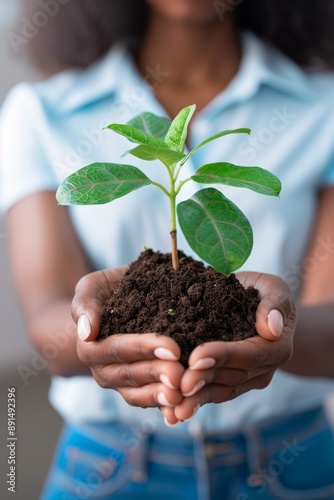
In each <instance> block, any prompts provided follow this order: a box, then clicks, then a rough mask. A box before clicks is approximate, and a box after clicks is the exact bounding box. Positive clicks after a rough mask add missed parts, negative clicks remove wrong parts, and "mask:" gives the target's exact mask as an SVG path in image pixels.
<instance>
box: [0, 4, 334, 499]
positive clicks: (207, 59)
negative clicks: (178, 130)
mask: <svg viewBox="0 0 334 500" xmlns="http://www.w3.org/2000/svg"><path fill="white" fill-rule="evenodd" d="M234 3H237V2H234ZM309 3H310V5H309V9H306V8H305V2H303V4H301V2H300V3H299V2H294V5H293V6H291V5H289V6H287V3H285V2H282V1H280V2H276V1H275V2H274V1H272V2H268V1H267V2H262V1H261V2H260V1H258V2H255V1H254V0H253V1H252V2H249V1H248V2H247V1H244V2H243V3H242V4H241V5H240V6H239V7H236V6H234V7H235V8H234V7H232V6H231V3H224V2H211V0H210V1H207V0H194V1H192V2H190V1H189V0H173V1H170V2H164V1H163V0H147V1H146V2H139V1H138V0H137V1H134V2H130V1H128V2H125V1H124V0H123V1H122V2H119V3H118V2H107V1H105V2H103V1H102V0H101V1H100V2H94V3H93V2H78V3H77V2H75V1H74V0H72V1H71V2H69V4H68V5H63V6H62V7H61V9H60V10H59V14H58V17H56V16H55V17H54V19H53V23H54V25H53V29H54V31H52V30H51V21H50V27H49V28H48V30H51V31H48V34H49V35H51V34H52V33H53V35H54V39H53V40H54V41H56V43H54V44H53V45H52V43H51V42H50V39H48V40H45V42H44V41H43V43H42V38H41V37H42V36H43V33H42V32H40V33H39V34H38V37H40V38H39V39H38V37H37V36H36V40H35V41H36V42H38V44H39V46H40V49H43V48H44V49H45V47H48V43H49V42H50V43H51V45H50V46H49V47H50V53H51V52H52V51H53V53H54V54H56V53H58V56H59V59H58V62H59V65H63V66H74V65H75V64H74V62H75V60H76V62H77V64H76V65H77V66H86V64H88V63H92V62H93V61H94V60H95V58H96V57H97V56H98V55H101V54H103V53H104V52H105V50H106V49H107V47H108V46H109V45H110V44H111V50H110V51H109V52H108V54H107V55H106V56H105V57H104V58H103V59H101V60H100V61H98V62H97V63H96V64H94V65H92V66H90V67H89V68H87V69H85V70H84V71H78V70H67V71H65V72H63V73H60V74H59V75H57V76H55V77H53V78H52V79H50V80H49V81H48V82H46V83H45V84H38V85H32V86H31V85H26V84H23V85H21V86H19V87H18V88H16V89H14V90H13V92H12V94H11V95H10V96H9V97H8V99H7V103H6V104H5V106H4V109H3V114H2V127H1V135H0V140H1V168H2V185H3V186H4V189H3V192H2V193H1V194H2V202H3V205H4V207H5V208H7V209H8V222H9V228H10V233H11V237H10V239H11V254H12V261H13V270H14V277H15V280H16V284H17V288H18V291H19V294H20V297H21V300H22V304H23V308H24V310H25V312H26V316H27V323H28V327H29V332H30V337H31V340H32V342H33V343H34V345H35V346H36V347H37V348H38V349H39V350H40V352H41V353H42V354H43V355H44V356H45V357H46V356H47V350H46V344H49V343H50V337H49V336H46V335H45V332H50V331H52V333H53V334H54V337H55V339H56V338H57V336H59V335H60V333H59V332H61V333H62V332H64V330H65V332H66V336H65V341H64V342H63V347H62V348H59V349H58V355H57V356H52V359H50V358H51V356H49V357H48V361H49V367H50V370H51V371H52V373H53V374H54V381H53V385H52V388H51V394H50V397H51V401H52V402H53V404H54V406H55V407H56V408H57V409H58V410H59V411H60V413H61V414H62V415H63V416H64V418H65V419H66V421H67V422H68V425H67V426H66V427H65V430H64V433H63V436H62V438H61V440H60V443H59V447H58V451H57V453H56V457H55V462H54V465H53V468H52V470H51V473H50V476H49V479H48V482H47V484H46V487H45V490H44V493H43V495H42V498H43V499H45V500H50V499H70V500H72V499H77V498H120V499H121V498H133V499H137V498H145V499H148V498H162V499H164V498H166V499H167V498H170V496H171V495H173V496H174V497H175V498H189V499H193V498H199V499H201V500H202V499H208V498H210V499H216V498H217V499H221V498H226V499H228V500H230V499H231V500H232V499H236V498H237V499H238V500H248V499H254V498H258V497H259V498H260V499H265V500H267V499H268V500H278V499H280V500H281V499H285V498H286V499H296V498H303V499H312V500H318V499H319V498H328V499H332V498H334V483H333V477H334V444H333V435H332V431H331V430H330V428H329V425H328V422H327V419H326V416H325V414H324V410H323V400H324V398H325V397H326V396H327V395H328V394H329V393H330V392H331V391H333V390H334V384H333V381H332V378H333V377H334V369H333V363H332V352H333V347H334V336H333V332H332V326H331V325H332V323H333V321H332V320H333V307H332V304H333V301H334V288H333V285H332V283H333V278H334V263H333V256H332V254H333V245H332V233H333V228H332V217H331V212H332V209H333V208H334V189H333V187H332V186H333V181H334V165H333V157H334V155H333V153H334V149H333V145H332V144H333V143H332V136H331V131H332V130H333V125H334V120H333V112H332V111H333V109H332V108H333V102H334V99H333V91H332V87H333V78H332V76H322V75H319V76H318V75H312V76H307V75H306V74H305V73H304V72H303V71H302V70H301V69H300V68H299V67H298V66H297V65H296V64H295V63H293V62H292V61H291V60H290V59H289V58H287V57H286V56H283V55H282V54H281V53H279V52H278V51H277V50H275V49H273V48H271V47H270V46H266V45H264V44H263V42H261V41H260V40H259V39H258V38H256V37H255V36H254V35H252V34H250V33H241V31H240V29H239V27H241V26H244V27H248V28H249V29H251V30H252V31H254V32H257V33H258V34H260V35H262V36H264V37H266V38H269V39H270V40H272V41H273V43H275V41H276V40H279V43H277V44H276V45H277V46H280V48H281V49H282V50H283V51H285V52H286V53H287V54H288V55H290V56H291V57H292V58H295V59H296V60H297V61H298V62H299V63H300V64H306V63H309V62H314V61H317V64H319V62H321V64H326V62H327V63H328V62H329V61H332V59H331V58H332V57H333V50H332V46H330V45H329V43H328V40H330V39H329V37H330V36H331V35H330V33H331V31H330V30H329V29H328V31H326V29H325V28H326V26H327V22H328V23H329V24H328V27H329V26H331V24H330V22H329V20H330V14H331V12H332V11H331V9H330V8H329V6H331V7H332V8H333V3H332V2H328V3H327V4H328V12H327V11H326V9H324V7H323V6H321V7H318V6H317V5H315V4H314V2H312V4H311V2H309ZM94 8H96V9H97V10H96V11H95V10H94ZM117 9H118V10H117ZM116 13H118V15H119V17H116ZM85 14H86V16H87V18H86V23H87V26H91V32H92V34H94V37H97V38H96V44H94V43H93V42H92V41H91V44H84V45H83V46H82V47H81V46H80V45H79V47H80V51H78V48H76V49H75V47H76V42H77V40H80V35H82V33H83V32H85V30H83V29H81V30H78V33H76V31H75V26H76V23H77V22H78V21H77V20H78V19H81V20H82V21H83V20H84V19H85ZM78 16H80V17H78ZM125 18H126V20H127V22H126V23H123V22H122V21H123V20H124V19H125ZM275 20H276V21H275ZM107 21H108V22H107ZM317 22H321V23H322V24H321V25H320V28H321V31H322V33H323V39H318V38H317V33H318V32H319V31H320V29H319V26H318V25H317V24H316V23H317ZM58 23H60V24H61V23H64V25H62V26H63V28H64V29H68V27H69V26H71V27H72V36H73V38H72V40H71V43H70V42H68V43H67V44H64V45H63V46H62V44H61V43H60V41H59V35H60V32H59V30H56V27H57V26H59V24H58ZM90 23H91V24H90ZM111 23H113V25H114V26H115V28H116V27H117V28H119V29H120V28H122V29H120V32H119V34H118V33H117V36H114V33H116V31H113V30H112V29H111V27H110V25H111ZM289 24H291V26H290V27H289V26H288V25H289ZM106 26H107V27H108V29H105V27H106ZM283 28H284V29H285V30H286V35H285V38H284V37H282V32H283V31H284V30H283ZM315 28H317V29H315ZM69 32H70V30H69ZM310 33H312V37H310V40H311V41H310V42H309V41H308V40H309V38H308V37H309V34H310ZM46 34H47V31H46V30H45V32H44V35H46ZM130 34H131V37H129V35H130ZM133 35H136V36H135V37H134V36H133ZM77 37H79V38H77ZM115 38H116V39H117V42H118V43H117V44H115V43H114V42H115ZM322 40H323V41H322ZM51 41H52V40H51ZM330 41H331V40H330ZM32 43H33V40H32ZM31 47H32V45H31ZM63 47H66V50H63ZM71 47H72V48H73V51H71ZM86 47H89V48H90V51H86V50H85V49H86ZM78 52H79V53H78ZM40 58H42V55H41V54H40ZM40 60H42V59H40ZM193 102H195V103H196V104H197V115H196V117H195V120H194V121H193V123H192V126H191V134H190V139H189V146H190V147H191V146H192V145H193V144H194V143H198V142H199V141H200V140H201V139H202V138H204V137H206V136H208V135H210V133H214V132H216V131H217V130H221V129H223V128H236V127H240V126H250V128H252V131H253V133H252V136H251V138H250V140H249V141H248V140H240V138H235V137H233V138H229V139H228V140H226V141H225V142H219V143H218V144H217V145H215V146H213V148H212V149H207V150H205V152H203V157H202V156H201V155H200V154H199V155H198V156H197V157H194V161H193V164H192V165H190V166H189V167H188V169H189V172H188V175H189V174H191V172H192V171H194V169H195V168H196V167H197V166H198V165H200V164H201V163H203V160H204V161H205V162H210V161H211V157H212V158H213V161H217V153H220V154H221V155H222V156H223V158H224V159H226V160H229V159H230V160H231V161H233V162H235V163H239V164H248V165H249V164H254V163H255V162H256V163H257V164H259V165H261V166H263V167H265V168H268V169H269V170H271V171H273V172H274V173H276V174H277V175H278V176H279V177H280V179H281V181H282V184H283V191H282V196H281V199H280V200H274V201H273V200H263V199H261V200H259V199H258V198H259V197H257V198H256V199H255V198H253V197H252V194H251V193H250V194H249V193H245V192H243V191H242V190H240V191H239V192H237V193H234V192H232V191H231V193H230V192H229V191H228V190H227V191H228V196H229V197H231V198H232V199H233V200H234V201H235V202H236V203H237V204H238V205H239V206H240V207H241V209H243V210H244V211H245V213H246V214H247V216H249V217H250V220H251V222H252V224H253V228H254V240H255V246H254V249H253V253H252V255H251V257H250V259H249V260H248V262H247V269H253V270H254V271H255V272H254V273H246V272H240V274H239V277H240V279H241V281H242V282H243V283H244V284H245V285H248V284H254V285H255V286H257V287H258V288H259V289H260V293H261V297H262V301H261V304H260V306H259V308H258V312H257V323H256V327H257V331H258V333H259V336H258V337H256V338H254V339H251V340H248V341H244V342H241V343H237V344H234V343H232V344H224V343H223V342H219V343H210V344H205V345H204V346H199V347H198V348H197V349H195V350H194V352H193V353H192V355H191V357H190V360H189V362H190V369H189V370H187V371H185V370H184V369H183V367H182V366H181V365H180V364H179V363H178V359H179V354H180V353H179V348H178V346H177V345H176V344H175V343H174V341H173V340H172V339H170V338H167V337H166V338H161V337H157V336H155V335H154V334H152V333H147V334H145V335H140V336H137V335H133V336H132V335H128V336H121V335H120V336H114V337H112V338H109V339H106V340H104V341H102V342H98V343H97V342H95V341H94V339H95V337H96V335H97V332H98V328H99V318H100V311H101V304H102V303H103V301H104V300H105V299H106V298H107V297H109V296H110V294H111V293H112V290H113V288H114V287H115V283H117V281H118V280H119V279H120V278H121V276H122V275H123V273H124V271H125V269H126V266H124V265H126V264H128V263H129V262H131V261H132V260H134V259H135V258H136V257H137V255H138V253H139V252H140V250H141V246H142V244H143V242H144V243H145V244H146V245H147V246H149V247H152V248H155V249H160V250H162V251H168V249H169V242H168V239H169V235H168V231H167V234H166V235H165V234H164V232H163V231H162V229H160V228H163V227H164V223H163V221H164V219H165V213H166V212H165V206H164V204H163V201H161V200H160V198H157V199H156V198H155V196H156V194H155V192H153V190H152V192H151V191H149V190H147V191H146V196H145V200H144V201H143V200H142V197H140V198H137V197H136V196H137V195H136V193H133V194H132V195H131V196H132V198H131V201H128V203H127V207H126V211H125V208H124V205H123V201H122V200H120V201H119V202H118V201H115V202H113V204H112V205H106V206H98V207H87V208H85V207H73V208H71V209H70V210H69V211H67V210H66V209H64V208H62V207H58V206H57V205H56V203H55V200H54V194H55V193H54V191H55V189H56V187H57V186H58V184H59V182H60V180H61V179H63V178H64V177H65V176H67V175H68V174H69V173H70V172H71V171H73V170H75V169H77V168H79V167H81V166H83V165H85V164H88V163H92V162H93V161H104V160H105V159H106V158H108V160H109V159H110V161H114V162H116V161H120V162H121V161H122V160H121V159H120V157H121V154H122V153H123V151H124V144H125V143H121V142H118V141H116V139H115V137H114V136H112V135H108V134H106V135H103V134H102V132H101V128H102V127H103V126H104V125H106V124H108V123H111V122H126V121H128V120H129V119H130V118H132V117H133V116H135V115H137V114H138V113H140V112H142V111H144V110H149V111H152V112H154V113H156V114H161V115H169V116H171V117H173V116H174V115H175V114H176V113H177V112H178V111H179V109H180V108H182V107H184V106H185V105H188V104H190V103H193ZM16 134H19V138H18V139H19V140H17V135H16ZM17 142H18V144H19V147H17ZM215 148H216V149H215ZM218 148H219V149H218ZM149 168H152V171H154V170H155V166H154V165H153V166H152V167H149ZM156 175H157V176H159V174H156ZM185 175H187V172H185ZM225 191H226V190H225ZM129 200H130V198H129ZM152 207H154V227H153V222H151V215H150V214H151V213H152ZM27 231H28V232H27ZM160 231H161V232H160ZM27 234H28V235H29V236H28V237H27ZM180 248H182V249H184V250H185V251H186V252H187V253H191V251H190V249H189V248H188V247H187V245H186V242H185V241H184V240H182V238H180ZM23 249H24V250H23ZM103 268H108V269H107V270H106V271H104V272H101V271H97V272H95V273H93V274H90V275H88V276H86V277H84V278H82V277H83V276H85V275H86V274H87V273H89V272H91V271H92V270H94V269H103ZM110 268H111V269H110ZM263 273H271V274H263ZM272 274H276V275H278V276H282V277H283V278H285V279H286V280H287V281H288V283H289V284H290V286H291V288H292V290H293V292H294V295H295V297H296V299H297V300H298V312H299V319H298V322H297V325H295V315H294V308H293V306H292V304H291V296H290V293H289V291H288V289H287V287H286V285H285V284H284V282H282V281H281V280H280V279H279V278H276V277H274V276H272ZM80 278H82V279H81V280H80V282H79V284H78V287H77V290H76V295H75V298H74V301H73V317H74V319H75V321H76V322H77V323H78V334H79V339H78V341H77V339H76V333H75V326H74V324H72V323H71V322H70V305H71V298H72V295H73V291H74V287H75V285H76V283H77V281H78V280H79V279H80ZM32 284H33V285H32ZM293 331H295V341H294V352H293V354H292V342H291V341H292V333H293ZM62 338H64V335H63V334H62ZM289 358H291V359H290V360H289ZM288 360H289V361H288ZM278 367H281V368H282V370H277V368H278ZM91 374H93V377H91ZM271 379H272V381H271ZM270 381H271V383H270V384H269V382H270ZM96 382H97V383H96ZM203 384H204V385H203ZM268 384H269V385H268ZM99 386H100V387H99ZM110 389H112V390H110ZM251 389H263V390H262V391H259V392H257V391H251ZM212 403H216V404H212ZM162 415H163V416H164V418H165V422H164V419H163V418H162ZM165 423H166V424H167V426H166V425H165ZM171 426H172V427H173V428H170V427H171Z"/></svg>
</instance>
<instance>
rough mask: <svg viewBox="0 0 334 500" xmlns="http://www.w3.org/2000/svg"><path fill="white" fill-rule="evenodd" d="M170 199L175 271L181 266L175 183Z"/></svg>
mask: <svg viewBox="0 0 334 500" xmlns="http://www.w3.org/2000/svg"><path fill="white" fill-rule="evenodd" d="M169 201H170V221H171V230H170V237H171V244H172V263H173V269H174V271H177V270H178V268H179V256H178V251H177V232H176V193H175V188H174V185H172V186H171V192H170V194H169Z"/></svg>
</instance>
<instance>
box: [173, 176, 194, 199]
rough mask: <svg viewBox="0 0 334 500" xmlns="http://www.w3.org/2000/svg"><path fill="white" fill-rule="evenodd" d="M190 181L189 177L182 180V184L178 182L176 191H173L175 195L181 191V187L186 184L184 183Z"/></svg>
mask: <svg viewBox="0 0 334 500" xmlns="http://www.w3.org/2000/svg"><path fill="white" fill-rule="evenodd" d="M189 181H191V177H188V178H187V179H184V180H183V181H182V182H180V184H179V186H178V188H177V190H176V191H175V195H178V194H179V192H180V191H181V189H182V187H183V186H184V185H185V184H186V182H189Z"/></svg>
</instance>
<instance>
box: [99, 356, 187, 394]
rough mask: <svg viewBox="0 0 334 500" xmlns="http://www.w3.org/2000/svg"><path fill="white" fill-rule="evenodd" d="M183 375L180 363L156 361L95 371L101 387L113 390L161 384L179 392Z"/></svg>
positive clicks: (106, 366) (105, 366)
mask: <svg viewBox="0 0 334 500" xmlns="http://www.w3.org/2000/svg"><path fill="white" fill-rule="evenodd" d="M183 373H184V368H183V366H182V365H181V364H180V363H176V362H175V361H160V360H157V359H155V360H151V361H138V362H135V363H118V364H112V365H110V364H108V365H104V366H102V367H101V368H100V369H97V370H95V372H94V375H95V378H96V380H97V382H98V383H99V385H101V386H103V387H108V388H113V389H116V388H118V387H142V386H144V385H148V384H152V383H157V382H161V383H163V384H164V386H165V387H167V388H169V389H173V390H178V389H179V387H180V383H181V378H182V375H183Z"/></svg>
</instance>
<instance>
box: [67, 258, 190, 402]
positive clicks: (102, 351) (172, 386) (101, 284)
mask: <svg viewBox="0 0 334 500" xmlns="http://www.w3.org/2000/svg"><path fill="white" fill-rule="evenodd" d="M126 270H127V267H126V266H123V267H119V268H115V269H110V270H106V271H97V272H95V273H91V274H88V275H87V276H85V277H83V278H82V279H81V280H80V281H79V283H78V284H77V287H76V293H75V297H74V299H73V303H72V315H73V319H74V321H75V322H76V323H77V325H78V343H77V351H78V356H79V358H80V360H81V362H82V363H84V364H85V365H87V366H88V367H89V368H90V369H91V371H92V374H93V376H94V378H95V380H96V382H97V383H98V384H99V385H100V386H101V387H103V388H106V389H115V390H117V391H118V392H119V393H120V394H121V395H122V396H123V398H124V399H125V401H126V402H127V403H128V404H130V405H132V406H139V407H141V408H147V407H159V408H161V407H168V406H169V405H171V406H173V407H174V406H175V405H177V404H180V403H181V401H182V400H183V396H182V394H181V392H180V390H179V388H180V383H181V379H182V375H183V373H184V368H183V367H182V365H181V364H180V363H179V362H178V360H179V358H180V348H179V346H178V345H177V344H176V342H175V341H174V340H173V339H172V338H170V337H167V336H165V335H158V334H155V333H145V334H126V335H122V334H119V335H112V336H111V337H108V338H106V339H103V340H99V341H96V340H95V339H96V337H97V335H98V332H99V328H100V317H101V310H102V306H103V304H104V302H105V301H106V300H108V299H109V298H110V297H111V295H112V293H113V292H114V290H115V288H117V285H118V283H119V282H120V280H121V279H122V278H123V275H124V273H125V272H126Z"/></svg>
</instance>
